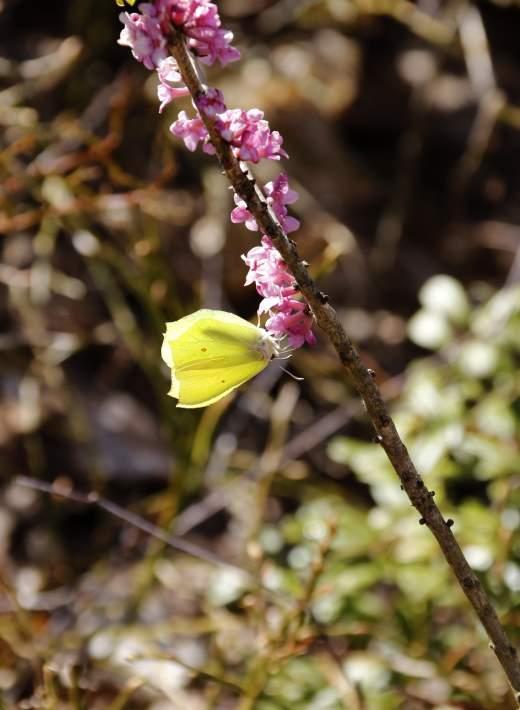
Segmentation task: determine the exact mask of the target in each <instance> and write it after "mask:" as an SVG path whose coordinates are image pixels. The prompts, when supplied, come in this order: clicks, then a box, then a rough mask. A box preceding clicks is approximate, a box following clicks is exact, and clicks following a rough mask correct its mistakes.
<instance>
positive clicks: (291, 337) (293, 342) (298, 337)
mask: <svg viewBox="0 0 520 710" xmlns="http://www.w3.org/2000/svg"><path fill="white" fill-rule="evenodd" d="M294 303H298V304H299V306H300V307H299V308H297V309H289V308H287V309H283V310H281V311H278V312H277V313H275V314H274V315H272V316H271V317H270V318H269V319H268V320H267V322H266V324H265V329H266V330H267V332H268V333H270V334H271V335H275V336H277V337H278V338H280V337H286V338H287V342H288V343H289V345H290V347H291V348H301V346H302V345H303V344H304V343H308V344H309V345H315V344H316V336H315V335H314V333H313V332H312V324H313V318H312V315H311V314H310V313H308V312H307V310H306V309H307V306H306V305H305V304H304V303H302V302H301V301H294Z"/></svg>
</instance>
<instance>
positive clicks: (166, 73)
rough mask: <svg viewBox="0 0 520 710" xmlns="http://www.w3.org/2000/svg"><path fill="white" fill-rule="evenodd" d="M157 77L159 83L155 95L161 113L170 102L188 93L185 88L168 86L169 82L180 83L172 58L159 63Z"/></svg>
mask: <svg viewBox="0 0 520 710" xmlns="http://www.w3.org/2000/svg"><path fill="white" fill-rule="evenodd" d="M157 75H158V77H159V82H160V83H159V85H158V87H157V95H158V97H159V101H160V102H161V105H160V106H159V113H162V111H163V109H164V107H165V106H167V105H168V104H169V103H170V102H171V101H173V100H174V99H177V98H179V97H180V96H189V94H190V92H189V89H188V88H187V87H186V86H178V87H175V86H171V85H170V82H182V77H181V75H180V72H179V68H178V66H177V62H176V61H175V59H174V58H173V57H166V59H163V60H162V61H161V62H160V64H159V66H158V67H157Z"/></svg>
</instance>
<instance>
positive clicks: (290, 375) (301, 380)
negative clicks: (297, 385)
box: [280, 365, 305, 382]
mask: <svg viewBox="0 0 520 710" xmlns="http://www.w3.org/2000/svg"><path fill="white" fill-rule="evenodd" d="M280 370H283V371H284V372H285V373H286V374H287V375H289V377H292V378H293V380H296V382H303V381H304V379H305V377H298V376H297V375H294V374H293V373H292V372H289V370H286V369H285V367H282V366H281V365H280Z"/></svg>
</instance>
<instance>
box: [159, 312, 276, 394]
mask: <svg viewBox="0 0 520 710" xmlns="http://www.w3.org/2000/svg"><path fill="white" fill-rule="evenodd" d="M279 354H280V351H279V348H278V344H277V342H276V341H275V340H274V338H272V337H271V336H270V335H269V333H267V331H265V330H264V329H263V328H257V327H256V326H254V325H252V324H251V323H249V322H248V321H246V320H244V319H243V318H240V317H239V316H236V315H234V314H233V313H226V311H212V310H209V309H203V310H200V311H196V313H192V314H191V315H189V316H185V317H184V318H181V319H180V320H177V321H174V322H173V323H166V333H165V334H164V340H163V344H162V348H161V355H162V358H163V360H164V362H165V363H166V364H167V365H168V366H169V367H170V368H171V376H172V385H171V389H170V391H169V392H168V394H169V395H170V396H171V397H175V398H176V399H178V400H179V401H178V402H177V406H178V407H186V408H195V407H206V406H207V405H208V404H212V403H213V402H217V401H218V400H219V399H221V398H222V397H225V396H226V395H227V394H229V393H230V392H231V391H232V390H234V389H236V388H237V387H240V385H241V384H243V383H244V382H247V380H249V379H251V377H254V376H255V375H258V373H259V372H261V371H262V370H263V369H264V368H265V367H267V365H268V364H269V361H270V360H271V358H273V357H277V356H278V355H279Z"/></svg>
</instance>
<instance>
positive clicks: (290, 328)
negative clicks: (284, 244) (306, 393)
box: [242, 236, 316, 348]
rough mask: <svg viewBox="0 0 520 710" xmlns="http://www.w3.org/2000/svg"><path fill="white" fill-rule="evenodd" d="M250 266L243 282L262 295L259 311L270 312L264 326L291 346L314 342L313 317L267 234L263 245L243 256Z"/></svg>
mask: <svg viewBox="0 0 520 710" xmlns="http://www.w3.org/2000/svg"><path fill="white" fill-rule="evenodd" d="M242 259H243V260H244V261H245V263H246V264H247V265H248V267H249V271H248V274H247V277H246V283H245V285H246V286H248V285H249V284H252V283H254V284H255V285H256V290H257V291H258V293H259V294H260V295H261V296H263V300H262V301H261V303H260V306H259V308H258V312H259V313H266V312H268V313H269V318H268V319H267V322H266V324H265V329H266V330H267V332H268V333H271V334H272V335H274V336H275V337H277V338H284V337H286V338H287V342H288V344H289V346H290V347H291V348H299V347H301V346H302V345H303V344H304V343H305V342H306V343H309V345H314V344H315V342H316V337H315V336H314V333H313V332H312V324H313V318H312V315H311V313H310V312H309V309H308V306H307V305H306V304H305V303H303V302H302V301H299V300H298V299H297V298H296V297H297V295H298V290H297V288H296V284H295V282H294V277H293V276H292V274H291V272H290V271H289V269H288V267H287V264H286V263H285V261H284V260H283V259H282V257H281V256H280V253H279V252H278V250H277V249H275V247H274V246H273V243H272V241H271V240H270V239H269V237H266V236H263V237H262V244H261V246H258V247H253V249H250V250H249V252H248V253H247V254H246V255H245V256H243V257H242Z"/></svg>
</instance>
